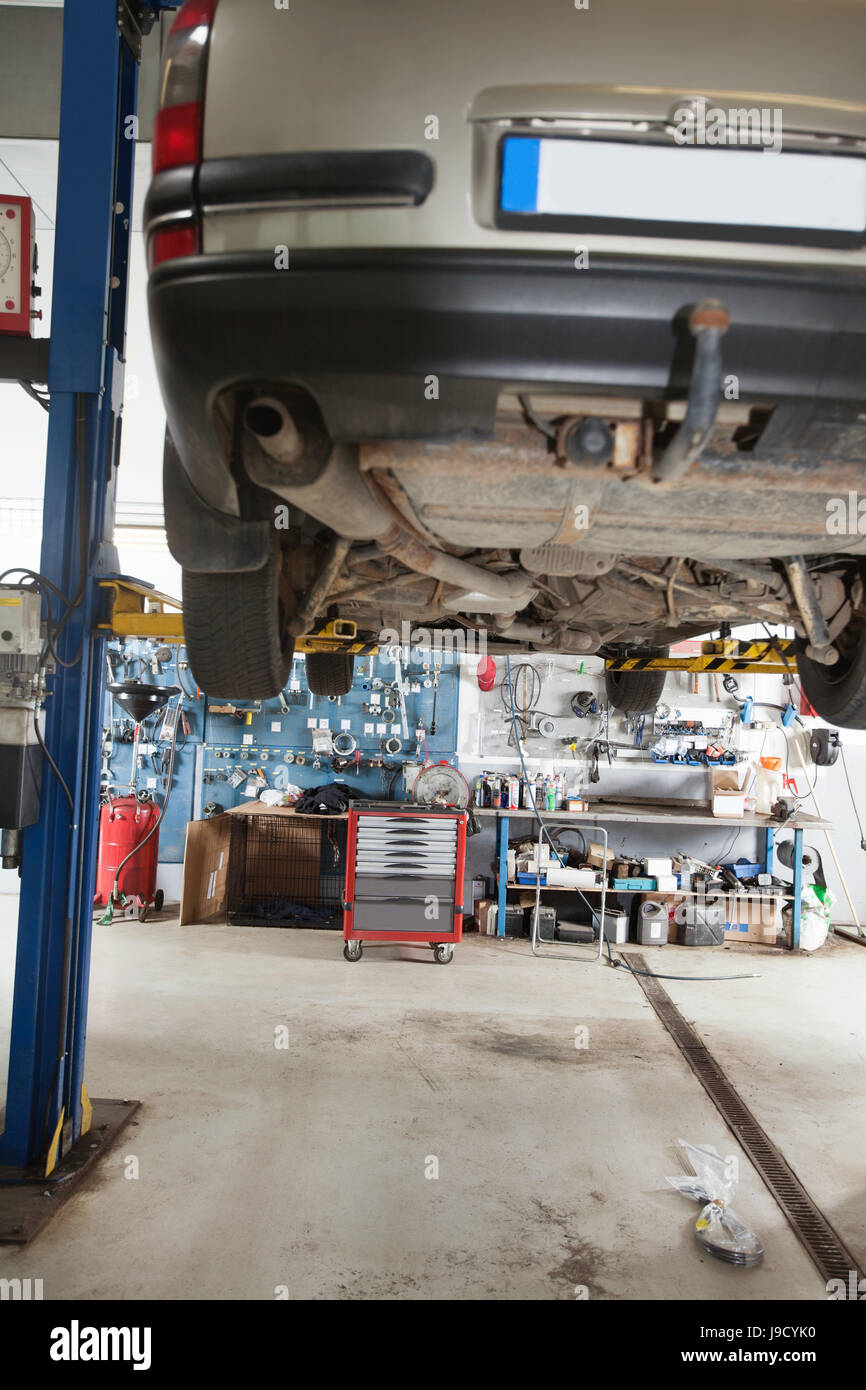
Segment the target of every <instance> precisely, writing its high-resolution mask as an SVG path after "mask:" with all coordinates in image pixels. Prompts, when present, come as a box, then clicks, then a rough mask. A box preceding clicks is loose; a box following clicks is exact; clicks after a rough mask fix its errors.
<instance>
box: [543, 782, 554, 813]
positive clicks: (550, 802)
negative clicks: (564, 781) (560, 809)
mask: <svg viewBox="0 0 866 1390" xmlns="http://www.w3.org/2000/svg"><path fill="white" fill-rule="evenodd" d="M544 790H545V805H546V806H547V809H548V811H555V810H556V784H555V783H554V780H553V778H552V777H548V779H547V783H546V785H545V789H544Z"/></svg>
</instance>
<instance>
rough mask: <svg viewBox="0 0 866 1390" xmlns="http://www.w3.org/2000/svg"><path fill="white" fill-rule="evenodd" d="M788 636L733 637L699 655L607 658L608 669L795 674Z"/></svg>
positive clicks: (706, 645) (709, 645)
mask: <svg viewBox="0 0 866 1390" xmlns="http://www.w3.org/2000/svg"><path fill="white" fill-rule="evenodd" d="M793 646H794V644H793V642H791V641H790V640H789V639H788V638H782V637H780V638H773V639H772V640H770V639H769V638H767V640H766V641H764V642H736V641H733V640H732V639H731V638H724V639H721V640H718V641H711V642H702V643H701V655H700V656H628V657H611V658H609V659H608V660H607V661H605V663H604V665H605V670H607V671H693V672H695V673H696V674H698V675H700V674H701V673H705V674H707V675H712V674H713V673H717V674H719V675H727V674H728V673H729V672H731V673H732V674H733V673H736V674H738V675H740V674H745V673H750V672H751V673H753V674H755V675H763V676H784V675H785V673H786V672H791V673H792V674H795V673H796V670H797V657H796V654H795V652H794V650H793Z"/></svg>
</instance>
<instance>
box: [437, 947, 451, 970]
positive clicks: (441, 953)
mask: <svg viewBox="0 0 866 1390" xmlns="http://www.w3.org/2000/svg"><path fill="white" fill-rule="evenodd" d="M433 954H434V956H435V957H436V964H437V965H447V964H448V963H449V961H450V960H451V959H452V957H453V955H454V947H453V946H445V945H437V946H434V947H433Z"/></svg>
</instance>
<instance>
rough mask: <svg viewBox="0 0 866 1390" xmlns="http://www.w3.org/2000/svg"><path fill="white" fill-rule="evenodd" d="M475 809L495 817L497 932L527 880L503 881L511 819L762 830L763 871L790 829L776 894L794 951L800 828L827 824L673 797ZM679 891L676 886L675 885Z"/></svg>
mask: <svg viewBox="0 0 866 1390" xmlns="http://www.w3.org/2000/svg"><path fill="white" fill-rule="evenodd" d="M475 814H476V815H479V816H492V817H494V818H495V819H497V820H498V822H499V825H498V832H499V846H498V848H499V890H498V894H497V901H498V904H499V910H498V912H497V920H496V933H497V936H504V935H505V906H506V902H507V894H508V890H509V888H511V889H512V890H515V889H526V888H527V887H529V888H531V886H532V885H527V884H511V883H509V882H508V826H509V822H510V821H511V820H512V819H514V820H523V821H526V820H530V821H537V818H538V816H540V817H541V820H542V821H543V822H544V823H545V824H552V825H575V826H580V825H608V824H611V825H614V824H616V825H660V826H665V825H671V826H673V825H685V826H688V825H693V826H699V825H700V826H706V825H714V826H716V827H717V828H718V829H722V828H723V827H731V828H734V829H752V830H763V832H764V837H765V841H764V842H765V858H764V871H765V872H766V873H768V874H771V873H772V872H773V861H774V855H775V837H776V832H777V831H778V830H793V832H794V864H793V873H794V881H793V884H792V887H793V893H792V894H779V895H778V896H780V897H784V898H785V899H786V900H787V901H790V902H791V905H792V909H793V910H792V921H791V947H790V949H791V950H792V951H796V950H798V949H799V946H800V917H801V906H802V892H803V833H804V831H806V830H827V829H829V828H830V822H829V821H826V820H823V819H821V818H820V817H819V816H810V815H808V814H807V813H806V812H805V811H800V812H798V813H797V814H795V815H794V816H792V817H791V819H790V820H788V821H776V820H773V819H772V817H770V816H759V815H756V814H755V813H752V814H751V815H744V816H714V815H713V814H712V811H711V810H710V807H709V804H704V805H682V806H680V805H677V804H676V803H672V802H663V803H655V802H629V801H621V802H613V801H611V802H609V803H608V802H604V803H599V804H598V805H596V806H594V807H590V809H589V810H588V811H539V812H538V813H536V812H534V811H532V810H531V809H530V808H529V807H520V808H508V809H505V808H504V807H492V806H488V807H479V808H477V809H476V812H475ZM562 888H565V889H566V891H572V892H574V891H576V890H575V889H570V890H569V889H567V887H566V885H561V887H560V888H557V886H556V885H554V886H553V888H552V889H549V890H548V889H547V888H546V887H545V889H544V891H553V892H557V891H561V889H562ZM581 891H584V892H587V891H588V892H600V891H601V890H600V889H588V890H587V889H584V890H581ZM607 891H608V892H609V893H617V892H628V891H637V890H628V889H608V890H607ZM677 891H679V890H677Z"/></svg>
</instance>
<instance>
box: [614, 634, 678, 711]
mask: <svg viewBox="0 0 866 1390" xmlns="http://www.w3.org/2000/svg"><path fill="white" fill-rule="evenodd" d="M642 655H646V656H667V649H665V650H664V651H661V650H658V651H652V652H645V653H642ZM667 674H668V673H667V671H605V673H604V688H605V693H606V694H607V701H608V704H609V705H612V706H613V708H614V709H618V710H620V711H621V713H622V714H651V713H652V711H653V710H654V709H655V707H656V705H657V704H658V702H659V700H660V699H661V695H662V691H663V690H664V688H665V681H666V680H667Z"/></svg>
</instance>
